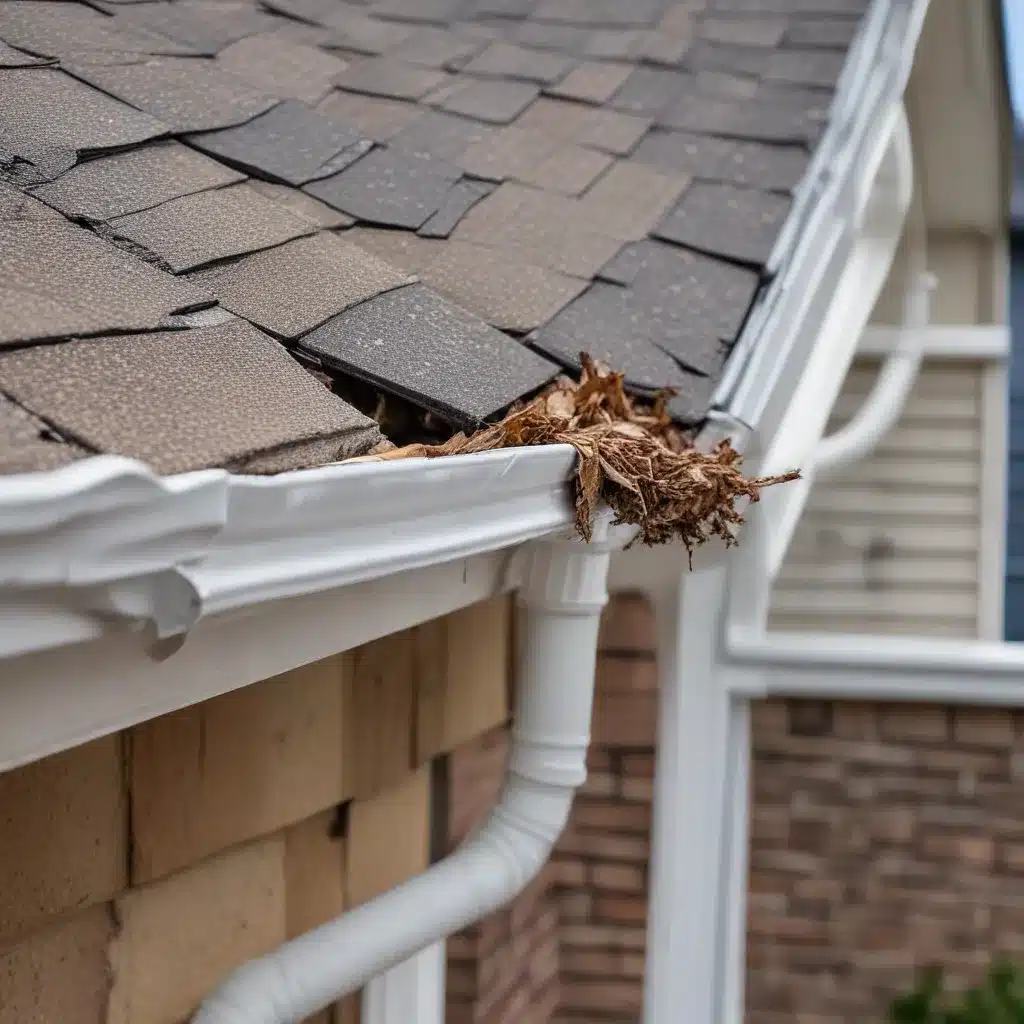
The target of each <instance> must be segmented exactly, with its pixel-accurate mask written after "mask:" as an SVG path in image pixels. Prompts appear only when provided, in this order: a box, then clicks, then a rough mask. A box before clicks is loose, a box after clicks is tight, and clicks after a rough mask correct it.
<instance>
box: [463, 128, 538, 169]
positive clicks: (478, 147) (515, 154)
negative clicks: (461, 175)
mask: <svg viewBox="0 0 1024 1024" xmlns="http://www.w3.org/2000/svg"><path fill="white" fill-rule="evenodd" d="M557 148H558V140H557V138H555V137H553V136H551V135H548V134H547V133H544V132H540V131H535V130H532V129H529V128H523V127H521V126H520V125H518V124H510V125H506V126H505V127H504V128H501V129H499V130H498V131H496V132H494V133H493V134H492V135H490V136H488V137H487V138H484V139H483V140H482V141H480V142H477V143H474V144H473V145H471V146H469V147H468V148H467V149H466V151H465V152H464V153H463V154H462V155H461V156H460V157H459V159H458V164H459V166H460V167H462V168H463V170H465V171H466V172H467V173H469V174H473V175H475V176H476V177H478V178H486V179H488V180H491V181H504V180H505V179H506V178H519V177H523V176H525V175H527V174H529V173H530V171H531V170H532V169H533V168H534V167H535V166H536V165H537V164H539V163H541V162H543V161H544V160H546V159H547V158H548V157H549V156H550V155H551V154H552V153H553V152H554V151H555V150H556V149H557Z"/></svg>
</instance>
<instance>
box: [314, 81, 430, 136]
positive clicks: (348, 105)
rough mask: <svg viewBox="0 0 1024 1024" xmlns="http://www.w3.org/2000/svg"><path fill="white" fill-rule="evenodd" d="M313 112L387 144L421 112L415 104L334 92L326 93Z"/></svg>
mask: <svg viewBox="0 0 1024 1024" xmlns="http://www.w3.org/2000/svg"><path fill="white" fill-rule="evenodd" d="M316 109H317V110H319V111H320V112H321V113H324V114H327V115H328V116H329V117H337V118H340V119H341V120H342V121H348V122H349V124H351V125H353V126H354V127H356V128H358V129H359V130H360V131H361V132H363V134H365V135H368V136H369V137H370V138H371V139H374V140H376V141H377V142H386V141H387V140H388V139H390V138H392V137H393V136H395V135H397V134H398V133H399V132H400V131H401V130H402V129H403V128H405V127H407V126H408V125H410V124H412V122H413V121H415V120H416V118H418V117H419V116H420V115H421V114H422V113H423V108H422V107H418V106H417V105H416V104H415V103H404V102H402V101H400V100H385V99H381V98H380V97H378V96H358V95H355V94H353V93H347V92H341V91H340V90H337V89H335V90H334V91H333V92H329V93H328V94H327V96H326V97H325V98H324V99H323V100H321V101H320V102H319V103H318V104H317V106H316Z"/></svg>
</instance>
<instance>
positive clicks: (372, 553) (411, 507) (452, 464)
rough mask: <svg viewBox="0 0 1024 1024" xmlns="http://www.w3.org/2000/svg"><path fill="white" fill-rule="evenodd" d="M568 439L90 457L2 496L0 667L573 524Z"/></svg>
mask: <svg viewBox="0 0 1024 1024" xmlns="http://www.w3.org/2000/svg"><path fill="white" fill-rule="evenodd" d="M574 464H575V452H574V451H573V449H572V448H571V447H569V446H567V445H559V446H550V447H546V448H528V449H508V450H503V451H495V452H484V453H481V454H479V455H467V456H459V457H456V458H451V459H443V460H426V459H409V460H402V461H395V462H385V463H354V464H345V463H341V464H337V465H333V466H325V467H323V468H321V469H312V470H304V471H302V472H296V473H284V474H281V475H279V476H275V477H244V476H235V475H233V474H230V473H227V472H225V471H223V470H206V471H202V472H197V473H186V474H182V475H179V476H173V477H159V476H156V475H155V474H153V473H152V472H151V471H150V470H149V469H147V468H146V467H145V466H144V465H142V464H141V463H139V462H135V461H134V460H131V459H124V458H118V457H113V456H101V457H97V458H94V459H88V460H86V461H84V462H82V463H80V464H76V465H71V466H67V467H65V468H63V469H60V470H56V471H54V472H50V473H35V474H24V475H21V476H13V477H9V478H5V479H4V481H3V487H2V488H0V660H3V659H5V658H13V657H18V656H21V655H25V654H28V653H31V652H33V651H42V650H51V649H53V648H57V647H61V646H64V645H67V644H75V643H81V642H83V641H92V640H99V639H101V638H103V637H105V636H108V635H110V634H111V633H116V632H118V631H124V630H125V629H135V630H138V629H140V628H141V627H143V626H145V625H147V624H149V625H150V626H151V628H152V629H153V631H154V632H155V634H156V636H157V637H170V636H176V635H179V634H183V633H184V632H185V631H187V630H191V629H192V628H193V627H195V625H196V624H197V623H198V622H199V621H200V620H202V619H205V618H209V617H211V616H216V615H219V614H222V613H224V612H227V611H231V610H234V609H240V608H242V607H251V606H254V605H259V604H261V603H264V602H267V601H272V600H280V599H281V598H286V597H293V596H297V595H308V594H315V593H320V592H323V591H327V590H330V589H332V588H337V587H342V586H350V585H353V584H357V583H363V582H366V581H368V580H374V579H379V578H382V577H385V576H389V575H394V574H396V573H400V572H405V571H408V570H412V569H417V568H421V567H424V566H429V565H435V564H439V563H442V562H448V561H451V560H453V559H459V558H467V557H471V556H473V555H477V554H480V553H483V552H488V551H496V550H499V549H501V548H506V547H510V546H513V545H516V544H519V543H522V542H523V541H526V540H530V539H532V538H534V537H539V536H543V535H544V534H547V533H550V532H552V531H554V530H558V529H562V528H564V527H565V526H567V525H568V524H570V523H571V521H572V509H571V503H570V501H569V498H568V480H569V479H570V476H571V473H572V469H573V466H574Z"/></svg>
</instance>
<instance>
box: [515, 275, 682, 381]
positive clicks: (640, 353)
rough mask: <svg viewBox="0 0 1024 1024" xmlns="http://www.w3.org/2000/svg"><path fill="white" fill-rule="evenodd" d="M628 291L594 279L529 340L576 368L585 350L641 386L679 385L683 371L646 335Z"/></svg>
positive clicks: (640, 311) (637, 306) (646, 324)
mask: <svg viewBox="0 0 1024 1024" xmlns="http://www.w3.org/2000/svg"><path fill="white" fill-rule="evenodd" d="M644 314H645V310H643V309H642V308H641V306H640V304H639V303H637V302H634V301H632V297H631V293H630V291H629V289H627V288H622V287H620V286H619V285H614V284H606V283H605V282H603V281H598V282H597V283H595V284H592V285H591V286H590V287H589V288H588V289H587V291H585V292H584V293H583V294H582V295H581V296H580V297H579V298H578V299H575V300H574V301H573V302H571V303H570V304H569V305H568V306H566V307H565V309H563V310H562V311H561V312H560V313H558V314H557V315H556V316H555V317H554V319H552V320H551V322H550V323H548V324H547V325H545V326H544V327H541V328H540V329H539V330H538V331H537V332H536V333H535V334H534V335H532V336H531V337H530V343H531V344H532V345H533V346H534V347H536V348H538V349H539V350H540V351H541V352H543V353H545V354H546V355H549V356H551V357H552V358H553V359H557V360H558V361H559V362H561V363H563V364H564V365H566V366H571V367H574V368H578V367H579V365H580V363H579V354H580V352H581V351H582V352H586V353H588V354H589V355H591V356H593V357H594V358H595V359H599V360H601V361H602V362H606V363H608V364H609V365H610V366H614V367H615V369H616V370H618V371H619V372H620V373H623V374H625V376H626V381H627V382H628V383H629V384H632V385H634V386H637V387H642V388H649V389H654V388H665V387H676V386H680V385H683V384H685V382H686V378H687V376H688V374H687V372H686V371H684V370H682V369H680V367H679V366H678V365H677V364H676V362H675V360H674V359H672V357H671V356H669V355H668V354H667V353H666V352H664V351H663V350H662V349H660V348H659V347H658V346H657V345H656V344H654V343H653V341H652V340H651V339H650V338H649V337H648V333H649V331H650V324H649V322H648V318H646V317H645V316H644Z"/></svg>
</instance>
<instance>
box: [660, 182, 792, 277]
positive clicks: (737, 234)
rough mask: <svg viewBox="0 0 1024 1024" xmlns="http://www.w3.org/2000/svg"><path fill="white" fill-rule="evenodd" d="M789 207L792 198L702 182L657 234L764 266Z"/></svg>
mask: <svg viewBox="0 0 1024 1024" xmlns="http://www.w3.org/2000/svg"><path fill="white" fill-rule="evenodd" d="M789 207H790V200H789V199H787V198H785V197H783V196H780V195H777V194H774V193H767V192H759V191H757V190H756V189H750V188H736V187H734V186H732V185H710V184H706V183H703V182H698V183H697V184H695V185H693V186H692V187H691V188H690V189H689V190H688V191H687V193H686V195H685V196H683V199H682V201H681V202H680V203H679V204H678V205H677V206H676V208H675V209H674V210H672V212H671V213H669V214H668V216H667V217H665V219H664V220H663V221H662V222H661V224H660V225H659V226H658V228H657V230H656V231H655V234H656V235H657V237H659V238H664V239H666V240H668V241H670V242H676V243H677V244H679V245H685V246H688V247H690V248H692V249H696V250H698V251H700V252H707V253H711V254H712V255H716V256H724V257H725V258H726V259H731V260H736V261H737V262H740V263H749V264H754V265H757V266H763V265H764V264H765V263H766V262H767V260H768V257H769V255H770V254H771V250H772V246H773V245H774V244H775V240H776V238H777V237H778V234H779V231H780V230H781V228H782V224H783V222H784V221H785V218H786V214H787V213H788V212H789Z"/></svg>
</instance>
